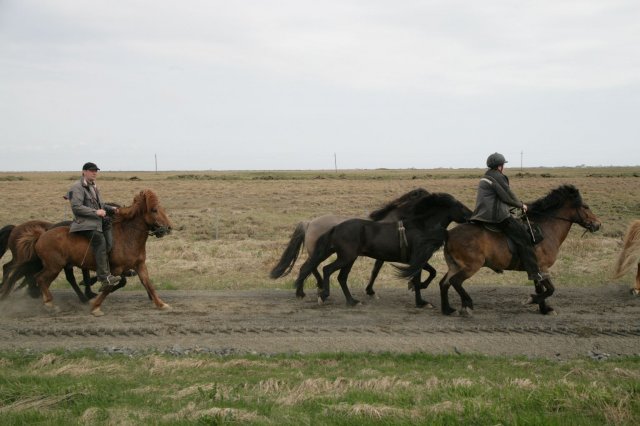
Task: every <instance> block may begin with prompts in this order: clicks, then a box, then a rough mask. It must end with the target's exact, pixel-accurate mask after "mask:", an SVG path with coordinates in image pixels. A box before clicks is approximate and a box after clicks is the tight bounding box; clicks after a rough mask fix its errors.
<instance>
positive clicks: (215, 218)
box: [213, 209, 220, 240]
mask: <svg viewBox="0 0 640 426" xmlns="http://www.w3.org/2000/svg"><path fill="white" fill-rule="evenodd" d="M219 223H220V220H219V219H218V210H217V209H213V239H214V240H217V239H218V227H219V226H218V225H219Z"/></svg>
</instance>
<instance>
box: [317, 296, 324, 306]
mask: <svg viewBox="0 0 640 426" xmlns="http://www.w3.org/2000/svg"><path fill="white" fill-rule="evenodd" d="M318 305H320V306H322V305H324V300H322V297H320V296H318Z"/></svg>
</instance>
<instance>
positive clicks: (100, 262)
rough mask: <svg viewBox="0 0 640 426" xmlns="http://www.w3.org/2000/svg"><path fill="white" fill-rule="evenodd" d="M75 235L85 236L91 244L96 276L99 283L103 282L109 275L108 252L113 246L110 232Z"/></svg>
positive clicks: (79, 232)
mask: <svg viewBox="0 0 640 426" xmlns="http://www.w3.org/2000/svg"><path fill="white" fill-rule="evenodd" d="M76 233H77V234H80V235H83V236H85V237H86V238H87V239H88V240H89V241H90V244H91V249H92V250H93V256H94V257H95V258H96V274H97V275H98V280H99V281H104V280H105V279H106V278H107V277H108V276H109V275H110V271H109V252H110V251H111V247H112V246H113V237H112V235H111V230H110V229H109V230H105V232H100V231H78V232H76Z"/></svg>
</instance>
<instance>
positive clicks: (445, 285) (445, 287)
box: [440, 272, 456, 315]
mask: <svg viewBox="0 0 640 426" xmlns="http://www.w3.org/2000/svg"><path fill="white" fill-rule="evenodd" d="M448 277H449V273H448V272H447V274H446V275H445V276H444V277H442V279H441V280H440V306H441V307H440V309H441V310H442V313H443V314H444V315H451V314H453V313H454V312H455V311H456V310H455V309H453V308H452V307H451V305H450V304H449V287H451V283H450V282H449V278H448Z"/></svg>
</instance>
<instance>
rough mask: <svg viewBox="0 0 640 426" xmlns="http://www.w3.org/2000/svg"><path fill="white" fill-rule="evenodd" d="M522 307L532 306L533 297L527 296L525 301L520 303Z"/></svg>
mask: <svg viewBox="0 0 640 426" xmlns="http://www.w3.org/2000/svg"><path fill="white" fill-rule="evenodd" d="M522 304H523V305H531V304H533V296H529V297H528V298H527V299H526V300H524V301H523V302H522Z"/></svg>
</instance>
